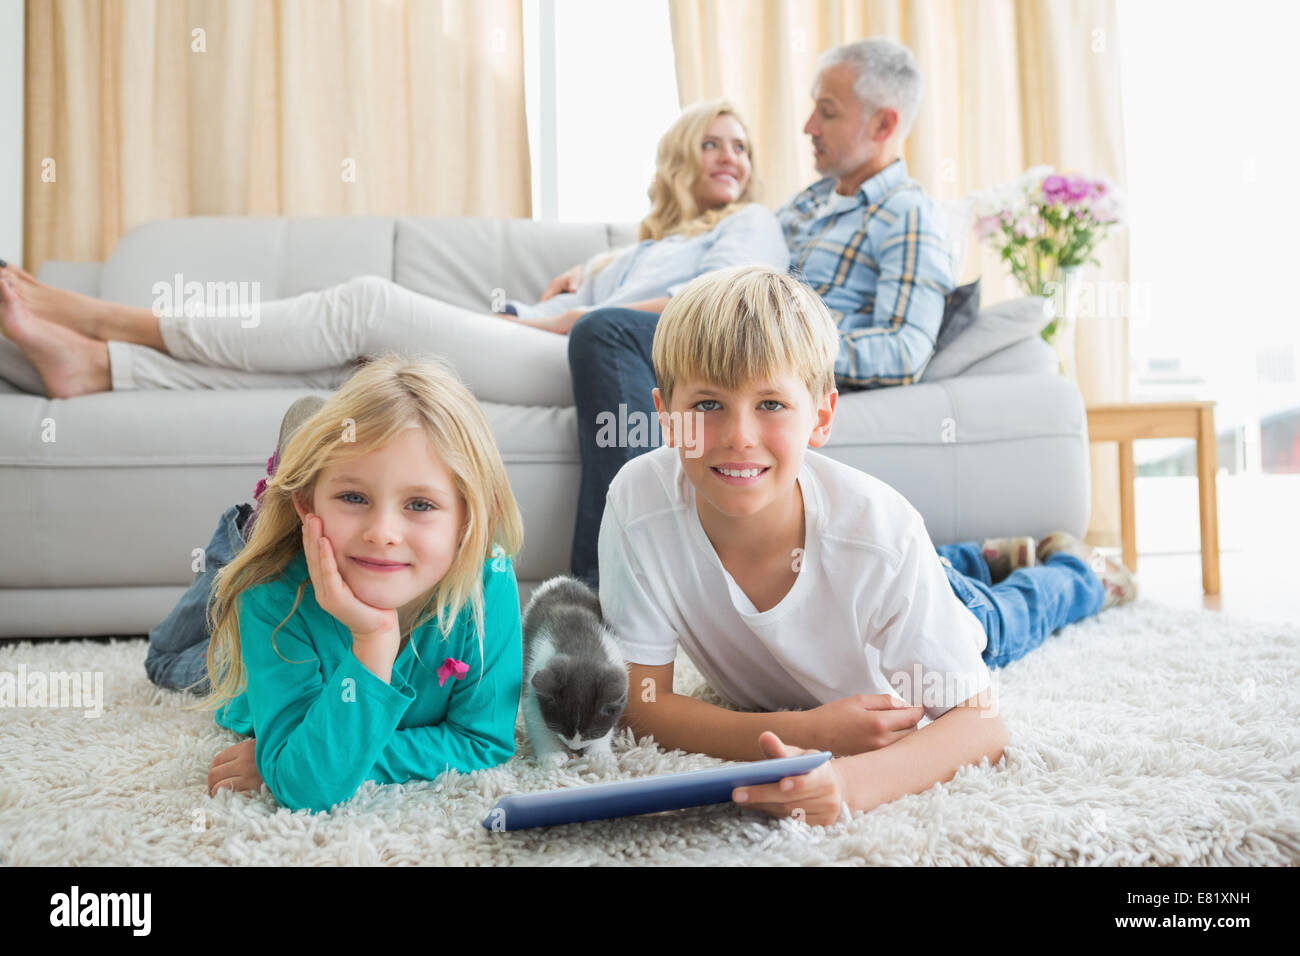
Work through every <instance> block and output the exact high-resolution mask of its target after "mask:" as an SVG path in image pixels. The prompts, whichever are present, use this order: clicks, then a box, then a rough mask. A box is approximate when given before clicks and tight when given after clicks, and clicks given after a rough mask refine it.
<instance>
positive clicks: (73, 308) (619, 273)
mask: <svg viewBox="0 0 1300 956" xmlns="http://www.w3.org/2000/svg"><path fill="white" fill-rule="evenodd" d="M656 160H657V161H656V168H655V175H654V180H653V182H652V183H651V186H650V190H649V196H650V200H651V209H650V213H649V215H647V216H646V217H645V219H643V220H642V221H641V227H640V232H639V237H638V238H639V240H640V241H639V242H638V243H637V244H636V245H634V246H632V247H630V248H627V249H625V250H622V251H621V252H619V253H618V254H613V255H611V254H605V255H603V256H599V257H597V258H596V259H594V260H592V261H591V262H589V263H587V264H582V265H578V266H575V267H574V268H572V269H570V270H569V271H567V272H565V273H563V274H562V275H560V276H558V277H556V278H555V279H554V280H553V281H552V282H551V284H550V285H549V286H548V287H547V289H546V291H545V293H544V294H543V295H542V299H541V301H540V302H538V303H536V304H528V303H523V302H510V303H507V306H508V308H509V309H510V310H512V311H513V312H515V313H516V314H513V315H511V314H497V313H487V314H484V313H477V312H472V311H469V310H467V309H462V308H460V307H458V306H454V305H451V304H449V303H446V302H442V301H439V300H437V299H434V298H431V297H429V296H425V295H421V294H419V293H417V292H413V291H411V290H410V289H407V288H405V287H403V286H401V285H398V284H396V283H394V282H391V281H389V280H388V279H384V278H380V277H378V276H360V277H357V278H355V279H351V280H349V281H347V282H344V283H342V284H341V285H337V286H333V287H332V288H328V289H324V290H321V291H319V292H308V293H305V294H303V295H298V296H293V297H291V298H287V299H280V300H276V301H273V302H264V303H261V304H260V306H259V307H258V310H257V311H256V312H255V313H254V314H253V315H251V316H246V315H242V314H241V315H235V314H230V313H221V312H215V311H213V312H208V313H206V314H201V315H172V314H164V315H162V316H159V315H155V314H154V312H153V311H152V310H150V309H146V308H142V307H134V306H126V305H122V304H120V303H114V302H106V301H103V300H99V299H94V298H91V297H89V296H84V295H80V294H77V293H73V292H68V291H65V290H61V289H55V288H52V287H50V286H46V285H44V284H42V283H40V282H38V281H37V280H36V279H35V278H33V277H32V276H31V275H30V274H28V273H27V272H24V271H23V270H21V269H18V268H16V267H14V266H4V267H3V268H2V269H0V273H2V277H0V330H2V331H3V332H4V334H5V335H6V336H7V337H8V338H10V339H12V340H13V341H14V343H15V344H16V345H17V346H18V348H20V349H21V350H22V352H23V353H24V354H25V355H26V357H27V359H28V360H29V361H30V362H31V363H32V365H33V366H35V368H36V370H37V372H39V373H40V377H41V381H42V384H43V386H44V390H45V393H46V394H48V395H49V396H51V397H54V398H68V397H72V396H76V395H84V394H88V393H91V392H102V391H109V390H129V389H168V388H174V389H195V388H248V387H252V388H293V387H299V388H330V389H333V388H337V387H338V386H339V385H340V384H342V382H343V381H344V380H345V379H346V378H347V377H348V376H349V375H350V374H351V372H352V371H353V370H354V369H355V366H356V364H357V363H358V362H360V361H363V360H364V359H366V358H367V357H369V356H371V355H376V354H380V353H383V352H389V351H397V352H402V353H406V354H409V355H416V354H420V353H425V354H435V355H439V356H442V357H443V358H445V359H447V360H449V361H450V362H451V363H452V364H453V365H454V366H455V367H456V369H457V371H458V372H459V373H460V375H461V377H462V378H463V379H464V380H465V382H466V384H468V385H469V386H470V388H471V389H472V390H473V392H474V394H475V396H476V397H477V398H478V399H479V400H480V401H495V402H503V403H511V404H528V405H538V404H543V405H572V404H573V391H572V385H571V379H570V376H569V365H568V358H567V340H566V339H565V338H564V336H565V335H567V333H568V331H569V329H570V328H571V327H572V326H573V324H574V323H575V322H576V321H577V319H578V317H579V316H580V315H582V313H583V312H586V311H589V310H591V309H595V308H601V307H604V306H615V305H619V306H626V307H628V308H633V309H639V310H644V311H652V312H661V311H662V310H663V308H664V306H665V305H667V303H668V299H669V297H670V296H671V295H672V294H673V292H675V291H676V289H677V288H679V287H680V286H682V285H685V284H686V283H687V282H689V281H690V280H691V279H693V278H695V277H696V276H698V275H702V274H704V273H706V272H712V271H714V270H716V269H723V268H727V267H729V266H737V265H757V264H766V265H771V266H773V267H776V268H779V269H782V270H784V269H786V268H787V267H788V264H789V253H788V251H787V249H786V245H785V240H784V237H783V235H782V233H781V227H780V225H779V224H778V223H777V220H776V217H775V216H774V215H773V214H772V213H771V212H769V211H768V210H767V209H766V208H764V207H763V206H762V205H760V204H758V203H757V202H755V197H756V195H757V184H756V179H755V170H754V157H753V154H752V147H751V146H750V142H749V136H748V133H747V131H746V129H745V125H744V123H743V122H742V121H741V119H740V116H739V114H738V113H737V112H736V110H735V109H734V108H733V107H732V106H731V105H730V104H728V103H727V102H726V101H723V100H716V101H712V102H707V103H701V104H697V105H696V106H693V107H690V108H689V109H687V110H686V111H684V112H683V113H682V115H681V116H680V117H679V118H678V119H677V120H676V122H674V123H673V125H672V127H671V128H670V129H669V130H668V131H667V132H666V133H665V134H664V136H663V138H662V139H661V140H660V141H659V148H658V155H657V157H656ZM556 333H559V334H556Z"/></svg>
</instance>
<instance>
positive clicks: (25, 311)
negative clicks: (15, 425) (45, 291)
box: [0, 280, 113, 398]
mask: <svg viewBox="0 0 1300 956" xmlns="http://www.w3.org/2000/svg"><path fill="white" fill-rule="evenodd" d="M0 332H3V333H4V334H5V336H6V337H8V338H9V339H12V340H13V343H14V344H15V345H17V346H18V347H19V348H20V349H22V350H23V354H24V355H26V356H27V360H28V361H29V362H31V363H32V365H34V366H36V371H37V372H39V373H40V375H41V381H42V382H44V383H45V393H46V394H47V395H48V396H49V397H50V398H73V397H75V396H77V395H88V394H90V393H91V392H107V391H109V390H110V389H111V388H112V387H113V379H112V376H111V375H110V374H109V368H108V343H106V342H98V341H96V340H95V339H92V338H87V337H86V336H84V335H81V334H80V333H78V332H74V331H73V330H72V329H69V328H65V327H63V326H62V325H59V324H58V323H57V322H49V321H46V320H45V319H42V318H41V317H40V316H37V315H34V314H33V313H32V311H31V309H29V308H28V307H27V304H26V303H24V302H23V300H22V299H21V298H20V297H19V296H18V295H17V293H15V292H14V288H13V284H12V283H11V282H9V281H8V280H0Z"/></svg>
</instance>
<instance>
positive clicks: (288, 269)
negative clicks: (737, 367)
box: [0, 216, 1089, 637]
mask: <svg viewBox="0 0 1300 956" xmlns="http://www.w3.org/2000/svg"><path fill="white" fill-rule="evenodd" d="M632 238H633V227H631V226H630V225H605V224H553V223H551V224H548V223H536V222H532V221H530V220H505V219H474V218H450V217H448V218H437V217H428V218H423V217H382V216H367V217H360V216H356V217H314V218H313V217H307V218H255V217H193V218H186V219H176V220H168V221H161V222H155V223H150V224H147V225H144V226H140V227H138V228H136V229H134V230H132V231H131V232H130V233H128V234H127V235H126V236H124V237H123V238H122V240H121V241H120V242H119V243H118V245H117V247H116V249H115V250H114V251H113V254H112V255H111V256H110V257H109V259H108V261H107V262H104V263H67V262H47V263H46V264H45V265H44V266H43V268H42V269H41V271H40V276H39V278H40V279H41V280H42V281H44V282H48V283H50V284H52V285H55V286H59V287H63V288H69V289H74V290H76V291H80V292H85V293H87V294H90V295H95V296H99V297H101V298H105V299H110V300H114V301H120V302H126V303H130V304H134V305H142V306H149V305H150V304H151V302H152V301H153V294H152V292H151V289H152V286H153V283H154V282H156V281H159V280H170V279H171V277H172V276H173V275H174V274H175V273H182V274H184V276H185V277H186V280H191V279H192V280H197V281H199V282H208V281H213V282H228V281H232V280H236V281H259V282H260V283H261V295H262V298H263V299H264V300H270V299H275V298H280V297H285V296H290V295H295V294H298V293H301V292H306V291H310V290H314V289H321V288H325V287H328V286H330V285H334V284H336V283H339V282H342V281H344V280H346V279H349V278H352V277H353V276H359V275H367V274H375V275H380V276H387V277H389V278H391V279H393V280H394V281H396V282H398V283H401V284H403V285H405V286H407V287H409V288H411V289H414V290H416V291H418V292H423V293H426V294H429V295H432V296H436V297H438V298H440V299H444V300H446V301H450V302H453V303H455V304H458V305H463V306H465V307H468V308H475V309H480V310H483V311H487V310H488V301H489V298H490V296H491V295H492V290H500V289H505V290H507V293H508V295H509V296H510V297H511V298H516V297H518V298H525V299H527V298H535V297H536V296H537V295H539V294H540V292H541V290H542V289H543V288H544V287H545V285H546V283H547V282H548V281H549V280H550V278H551V277H553V276H554V275H557V274H558V273H559V272H561V271H563V270H564V269H566V268H568V267H569V266H571V265H572V264H573V263H575V262H579V261H583V260H584V259H586V258H587V257H589V256H591V255H593V254H595V253H596V252H599V251H602V250H605V249H609V248H613V247H616V246H619V245H623V244H625V243H627V242H629V241H631V239H632ZM498 294H499V293H498ZM1025 301H1026V302H1028V301H1029V300H1025ZM1015 305H1016V304H1015V303H1011V304H1010V306H1011V307H1012V308H1014V307H1015ZM1007 307H1008V306H1007V304H1003V305H1001V306H997V307H995V309H994V310H991V311H996V310H997V309H1003V310H1005V309H1006V308H1007ZM986 311H990V310H986ZM1022 311H1023V310H1022ZM984 320H985V316H984V314H983V313H982V314H981V317H980V321H979V322H977V323H976V324H975V326H973V327H972V329H971V330H970V331H967V332H965V333H963V334H962V336H960V337H959V338H958V340H957V342H955V343H954V345H953V346H952V347H953V348H956V346H957V345H958V344H960V343H961V342H962V341H963V340H965V341H966V342H968V343H969V342H971V341H972V340H971V339H970V338H968V337H970V336H972V335H974V334H975V333H976V330H977V329H979V328H980V326H981V323H984ZM977 351H978V350H977ZM983 351H985V352H988V353H989V354H968V355H967V356H966V358H965V360H964V361H962V362H960V363H956V364H954V363H952V362H948V363H947V364H948V365H949V373H951V372H953V371H959V374H951V377H946V378H938V376H937V375H936V376H934V377H933V378H932V377H930V376H928V375H927V376H926V377H925V378H924V379H923V381H922V382H921V383H920V384H917V385H913V386H906V387H899V388H885V389H875V390H869V391H857V392H847V393H844V394H842V395H841V396H840V400H839V406H838V411H837V414H836V421H835V425H834V430H833V433H832V438H831V441H830V443H829V444H828V445H827V446H825V448H824V449H823V451H824V452H825V453H826V454H829V455H831V456H833V457H835V458H838V459H840V460H841V461H844V462H847V463H849V464H851V465H854V466H855V467H858V468H861V469H863V470H864V471H867V472H869V473H871V474H873V475H875V476H876V477H878V478H881V479H882V480H884V481H886V482H888V483H889V484H891V485H893V486H894V487H895V488H897V489H898V490H899V491H901V492H902V493H903V494H904V495H905V496H906V497H907V498H908V499H909V500H910V501H911V502H912V503H913V504H914V505H915V506H916V507H917V509H918V510H919V511H920V512H921V514H922V515H923V516H924V517H925V521H926V525H927V527H928V528H929V531H930V535H931V537H932V538H933V539H934V541H935V543H936V544H943V543H947V542H953V541H958V540H968V539H977V538H982V537H985V536H991V535H1004V534H1012V533H1017V534H1032V535H1036V536H1041V535H1043V534H1046V533H1047V532H1049V531H1052V530H1055V529H1057V528H1064V529H1067V530H1069V531H1071V532H1073V533H1075V534H1078V535H1080V536H1082V534H1083V532H1084V530H1085V528H1086V526H1087V521H1088V507H1089V487H1088V438H1087V424H1086V419H1085V417H1084V406H1083V401H1082V397H1081V396H1080V394H1079V391H1078V389H1077V388H1076V387H1075V385H1074V384H1073V383H1072V382H1069V381H1067V380H1065V379H1062V378H1060V377H1059V376H1058V375H1057V374H1056V373H1055V357H1054V355H1053V353H1052V351H1051V350H1050V349H1049V348H1048V347H1047V346H1046V345H1044V344H1043V343H1042V342H1041V341H1040V340H1039V339H1038V338H1037V337H1036V336H1033V335H1032V332H1031V333H1030V334H1028V335H1022V336H1020V337H1019V338H1018V340H1016V341H1014V342H1010V343H1008V342H1007V341H998V342H992V343H990V344H989V346H988V348H987V349H983ZM968 352H969V349H968ZM940 354H941V355H942V354H943V353H940ZM937 360H938V357H937V356H936V367H937V365H938V364H939V363H938V361H937ZM957 366H961V367H960V368H959V369H958V368H957ZM33 375H34V370H33V369H31V367H30V365H27V364H26V362H25V360H23V359H22V356H21V353H18V352H17V350H16V348H15V347H14V346H13V345H12V343H10V342H8V341H7V340H3V339H0V637H44V636H70V635H102V634H142V633H145V632H147V631H148V630H149V629H150V628H152V627H153V626H154V625H155V624H157V623H158V622H159V621H160V620H161V619H162V618H163V617H164V616H165V615H166V613H167V612H168V610H170V608H171V607H172V605H173V604H174V603H175V601H176V600H177V599H178V598H179V597H180V595H181V593H182V592H183V591H184V589H185V588H186V586H187V585H188V584H189V583H190V582H191V581H192V580H193V577H194V573H193V571H192V569H191V562H192V560H193V558H192V553H193V551H194V549H196V548H202V547H203V546H204V545H206V544H207V542H208V539H209V538H210V537H211V535H212V531H213V529H214V527H215V525H216V522H217V518H218V516H219V515H220V514H221V513H222V511H223V510H224V509H225V508H227V507H228V506H229V505H231V504H233V503H234V502H237V501H247V500H250V499H251V496H252V490H253V486H254V484H255V483H256V481H257V480H258V478H259V477H261V476H262V475H263V474H264V470H265V464H266V459H267V457H268V455H270V454H271V452H272V450H273V449H274V446H275V440H276V434H277V431H278V428H279V422H280V418H281V416H282V414H283V412H284V410H285V408H286V407H288V405H289V404H290V403H291V402H292V401H293V400H294V399H295V398H297V397H298V396H300V395H302V394H306V393H307V392H306V390H302V389H242V390H230V391H215V390H206V391H169V392H160V391H152V392H112V393H104V394H98V395H89V396H84V397H80V398H76V399H70V400H51V399H47V398H44V397H41V396H40V395H36V394H30V391H31V390H32V388H33V386H32V382H33ZM36 381H39V380H38V379H37V380H36ZM319 394H324V393H319ZM484 407H485V410H486V413H487V415H488V418H489V420H490V422H491V424H492V427H493V429H494V431H495V434H496V437H497V440H498V442H499V443H500V446H501V450H502V453H503V455H504V457H505V461H506V466H507V468H508V470H509V475H510V481H511V484H512V486H513V488H514V491H515V494H516V496H517V497H518V500H519V504H520V508H521V510H522V512H523V517H524V527H525V538H526V541H525V546H524V551H523V553H522V554H521V555H520V557H519V560H518V564H517V570H518V575H519V580H520V585H521V594H522V596H523V597H524V599H525V600H526V598H527V595H528V593H529V591H530V590H531V588H532V587H535V586H536V584H537V583H539V582H540V581H542V580H544V579H545V578H547V577H548V576H550V575H553V574H557V573H563V572H567V570H568V567H569V549H570V545H571V541H572V533H573V518H574V512H575V508H576V500H577V490H578V475H579V459H578V444H577V432H576V424H575V414H574V409H573V408H572V407H571V406H570V407H544V406H538V405H528V406H524V405H500V404H492V403H484Z"/></svg>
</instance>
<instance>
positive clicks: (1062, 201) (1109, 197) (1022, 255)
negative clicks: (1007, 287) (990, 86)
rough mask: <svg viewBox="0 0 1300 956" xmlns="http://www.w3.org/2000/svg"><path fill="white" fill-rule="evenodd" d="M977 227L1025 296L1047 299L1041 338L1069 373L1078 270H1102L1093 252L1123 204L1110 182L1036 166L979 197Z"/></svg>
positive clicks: (976, 202)
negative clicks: (1087, 267)
mask: <svg viewBox="0 0 1300 956" xmlns="http://www.w3.org/2000/svg"><path fill="white" fill-rule="evenodd" d="M974 198H975V213H976V228H977V229H978V230H979V235H980V238H981V239H983V240H984V241H986V242H988V243H989V244H990V245H991V246H992V247H993V248H994V249H995V250H997V253H998V255H999V257H1000V258H1001V259H1002V261H1003V262H1005V263H1006V264H1007V266H1008V267H1009V268H1010V269H1011V274H1012V275H1013V276H1014V277H1015V279H1016V281H1017V282H1018V283H1019V284H1020V287H1021V289H1023V290H1024V292H1025V294H1026V295H1037V296H1042V297H1043V298H1044V303H1043V305H1044V315H1045V316H1047V317H1048V319H1049V321H1048V322H1047V324H1046V325H1044V326H1043V330H1042V333H1041V334H1042V337H1043V339H1044V341H1046V342H1047V343H1048V344H1049V345H1051V346H1052V347H1053V348H1054V349H1056V352H1057V356H1058V359H1059V363H1060V368H1061V372H1062V373H1063V374H1068V375H1070V376H1073V375H1074V334H1075V330H1076V326H1077V321H1078V313H1079V299H1080V293H1081V287H1080V285H1081V275H1080V267H1081V266H1083V265H1084V264H1085V263H1088V262H1092V263H1094V264H1096V265H1101V263H1100V262H1098V261H1097V259H1096V258H1094V256H1093V251H1094V250H1095V249H1096V248H1097V246H1098V245H1099V244H1100V243H1101V241H1102V240H1103V239H1105V238H1106V236H1107V234H1108V233H1109V232H1110V230H1111V228H1112V227H1114V226H1115V225H1116V224H1118V223H1119V222H1120V200H1119V196H1118V193H1117V191H1116V189H1115V186H1114V184H1113V183H1111V181H1110V180H1109V179H1107V178H1105V177H1104V176H1103V177H1097V178H1091V177H1087V176H1082V175H1069V176H1062V175H1059V174H1057V173H1056V172H1055V170H1053V168H1052V167H1051V166H1035V167H1033V168H1032V169H1030V170H1028V171H1027V172H1025V174H1024V175H1023V176H1021V177H1020V178H1018V179H1016V180H1014V181H1013V182H1010V183H1004V184H1003V185H1001V186H997V187H995V188H994V189H991V190H985V191H983V192H977V193H976V194H975V196H974Z"/></svg>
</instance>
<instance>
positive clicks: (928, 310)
mask: <svg viewBox="0 0 1300 956" xmlns="http://www.w3.org/2000/svg"><path fill="white" fill-rule="evenodd" d="M834 188H835V179H834V177H830V176H828V177H827V178H825V179H822V180H819V181H817V182H815V183H813V184H812V185H811V186H809V187H808V188H807V189H805V190H804V191H803V192H801V193H799V194H798V195H797V196H795V197H794V198H793V199H791V200H790V201H789V202H788V203H786V204H785V205H784V206H782V207H781V208H780V209H779V210H777V213H776V215H777V219H778V220H779V221H780V223H781V228H782V229H783V230H784V232H785V241H786V245H787V246H789V247H790V271H791V272H792V273H793V274H794V275H796V276H798V277H799V278H800V279H802V280H803V281H804V282H805V283H807V285H808V286H809V287H811V288H812V289H813V291H815V292H816V293H817V294H818V295H820V296H821V297H822V301H823V302H825V303H826V307H827V308H828V309H830V311H831V315H832V316H834V318H835V321H836V324H838V325H839V329H840V353H839V355H838V356H837V357H836V359H835V379H836V383H837V384H838V385H839V386H840V387H846V386H847V387H849V388H876V387H879V386H882V385H910V384H912V383H914V382H915V381H917V379H918V378H919V377H920V375H921V373H922V372H923V371H924V370H925V366H926V365H927V364H928V363H929V361H930V357H931V356H932V355H933V354H934V341H935V338H936V337H937V336H938V334H939V323H940V322H941V321H942V319H943V307H944V298H945V296H947V295H948V293H950V292H951V291H952V290H953V289H954V288H955V286H956V283H955V282H954V281H953V278H954V277H953V275H952V258H951V255H950V253H949V251H948V238H947V228H946V226H945V225H944V220H943V216H942V214H941V213H940V212H939V208H938V206H937V205H935V203H934V201H933V200H932V199H930V197H929V196H927V195H926V194H925V193H924V192H923V191H922V190H921V187H920V185H919V184H918V183H917V182H916V180H914V179H911V178H909V177H908V175H907V164H906V163H905V162H904V161H903V160H902V159H898V160H895V161H894V162H893V163H891V164H890V165H889V166H887V167H885V168H884V169H882V170H881V171H880V172H878V173H876V175H874V176H872V177H871V178H870V179H868V180H867V181H866V182H864V183H863V184H862V185H861V186H860V187H859V189H858V192H857V195H856V197H855V198H856V199H857V202H856V203H854V204H853V205H850V206H847V207H845V208H840V209H837V210H835V211H833V212H831V213H830V214H829V215H819V211H820V210H821V206H822V203H823V202H824V201H825V199H826V197H827V196H828V195H829V194H830V192H831V190H833V189H834Z"/></svg>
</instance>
